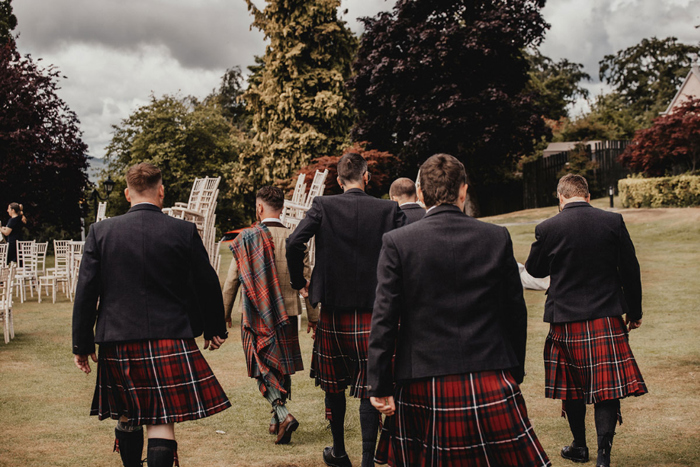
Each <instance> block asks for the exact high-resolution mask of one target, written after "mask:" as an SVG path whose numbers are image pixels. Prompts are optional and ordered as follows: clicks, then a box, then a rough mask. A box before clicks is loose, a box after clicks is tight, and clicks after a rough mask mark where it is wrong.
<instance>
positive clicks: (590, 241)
mask: <svg viewBox="0 0 700 467" xmlns="http://www.w3.org/2000/svg"><path fill="white" fill-rule="evenodd" d="M557 195H558V197H559V208H560V211H561V212H560V213H559V214H557V215H556V216H554V217H553V218H551V219H548V220H546V221H544V222H542V223H541V224H539V225H538V226H537V227H536V228H535V238H536V241H535V242H534V243H533V244H532V249H531V251H530V256H529V257H528V260H527V263H526V264H525V267H526V269H527V271H528V272H529V273H530V274H531V275H532V276H534V277H546V276H550V277H551V279H550V287H549V290H548V292H547V300H546V302H545V308H544V321H545V322H548V323H550V331H549V335H548V336H547V340H546V342H545V349H544V361H545V396H546V397H549V398H553V399H561V400H562V405H563V409H564V410H563V413H564V414H566V417H567V419H568V421H569V427H570V429H571V433H572V434H573V437H574V440H573V442H572V443H571V444H570V445H569V446H565V447H564V448H563V449H562V450H561V455H562V457H564V458H565V459H569V460H572V461H574V462H587V461H588V459H589V453H588V447H587V443H586V426H585V417H586V404H594V406H595V425H596V432H597V435H598V454H597V460H596V465H597V466H599V467H608V466H609V465H610V451H611V449H612V441H613V436H614V435H615V425H616V424H617V422H618V421H619V422H620V423H622V417H621V415H620V399H622V398H624V397H627V396H641V395H643V394H646V393H647V388H646V385H645V383H644V379H643V378H642V375H641V372H640V371H639V367H638V366H637V363H636V361H635V359H634V355H632V350H631V349H630V346H629V335H628V332H629V331H631V330H633V329H636V328H638V327H640V326H641V325H642V283H641V277H640V271H639V263H638V262H637V257H636V255H635V251H634V245H633V244H632V240H631V239H630V236H629V233H628V232H627V228H626V227H625V222H624V221H623V219H622V216H621V215H620V214H617V213H612V212H606V211H603V210H601V209H596V208H594V207H593V206H591V205H590V204H589V201H590V193H589V192H588V182H587V181H586V179H585V178H584V177H582V176H580V175H574V174H568V175H565V176H564V177H562V178H561V179H560V180H559V185H558V186H557ZM623 315H624V316H625V319H624V321H623V318H622V316H623Z"/></svg>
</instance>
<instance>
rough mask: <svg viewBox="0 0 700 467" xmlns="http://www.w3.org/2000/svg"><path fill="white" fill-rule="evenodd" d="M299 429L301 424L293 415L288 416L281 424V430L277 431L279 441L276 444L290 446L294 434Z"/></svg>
mask: <svg viewBox="0 0 700 467" xmlns="http://www.w3.org/2000/svg"><path fill="white" fill-rule="evenodd" d="M297 428H299V422H297V419H296V418H294V416H293V415H292V414H289V415H287V418H285V419H284V421H283V422H282V423H280V426H279V430H278V431H277V441H275V444H289V441H290V440H291V439H292V432H293V431H295V430H296V429H297Z"/></svg>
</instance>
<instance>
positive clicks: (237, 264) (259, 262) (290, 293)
mask: <svg viewBox="0 0 700 467" xmlns="http://www.w3.org/2000/svg"><path fill="white" fill-rule="evenodd" d="M283 208H284V193H283V192H282V190H281V189H279V188H277V187H274V186H264V187H262V188H261V189H260V190H258V193H257V195H256V197H255V217H256V218H257V220H258V222H259V224H257V225H255V226H253V227H251V228H249V229H245V230H244V231H243V232H241V233H240V234H239V235H238V237H236V239H235V240H234V241H233V242H232V244H231V251H233V254H234V259H233V261H231V266H230V268H229V270H228V276H227V277H226V281H225V282H224V292H223V293H224V309H225V311H226V321H227V322H228V325H229V327H231V325H232V316H231V315H232V310H233V304H234V302H235V301H236V296H237V295H239V293H238V292H239V290H240V292H241V293H240V301H241V304H242V306H241V311H242V313H243V314H242V315H241V316H242V319H241V335H242V336H243V339H242V340H243V350H244V351H245V354H246V363H247V366H248V376H250V377H251V378H255V379H257V381H258V388H259V389H260V392H261V393H262V395H263V397H265V398H266V399H267V401H268V402H270V404H271V405H272V421H271V422H270V429H269V432H270V434H274V435H277V438H276V440H275V444H288V443H289V442H290V440H291V437H292V433H293V432H294V431H295V430H296V429H297V427H298V426H299V422H298V421H297V420H296V418H294V416H293V415H292V414H291V413H290V412H289V409H288V408H287V400H288V396H289V393H290V392H291V387H292V378H291V375H293V374H294V373H295V372H296V371H301V370H303V369H304V365H303V362H302V359H301V350H300V348H299V333H298V331H299V328H298V320H299V319H300V318H301V316H300V315H301V309H302V306H301V302H300V301H299V293H298V292H297V291H296V290H294V289H292V287H291V285H290V283H289V271H288V270H287V259H286V251H287V248H286V240H287V237H289V234H290V230H289V229H288V228H287V227H286V226H285V225H284V224H283V223H282V221H281V220H280V216H281V215H282V210H283ZM306 259H307V258H305V260H306ZM305 262H306V261H305ZM304 273H305V277H309V273H308V267H307V268H306V269H305V271H304ZM253 278H255V280H253ZM241 286H242V287H241ZM306 310H307V314H308V318H309V323H308V327H307V330H306V332H307V333H308V332H310V331H311V330H312V329H315V327H316V322H317V321H318V311H317V310H316V309H314V308H312V307H311V305H308V306H307V307H306ZM263 338H264V339H266V342H267V344H268V345H267V346H262V345H256V344H257V343H259V342H258V340H259V339H263Z"/></svg>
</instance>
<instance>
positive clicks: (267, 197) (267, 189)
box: [255, 186, 284, 212]
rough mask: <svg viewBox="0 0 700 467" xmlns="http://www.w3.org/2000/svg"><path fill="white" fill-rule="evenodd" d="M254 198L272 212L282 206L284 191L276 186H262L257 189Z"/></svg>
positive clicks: (280, 208)
mask: <svg viewBox="0 0 700 467" xmlns="http://www.w3.org/2000/svg"><path fill="white" fill-rule="evenodd" d="M255 199H257V200H258V201H260V202H262V203H263V204H264V205H266V206H267V207H268V208H270V209H271V210H272V211H273V212H278V211H281V210H282V208H283V207H284V192H283V191H282V190H281V189H280V188H277V187H276V186H264V187H262V188H260V189H259V190H258V193H257V194H256V195H255Z"/></svg>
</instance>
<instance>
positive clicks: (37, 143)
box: [0, 39, 89, 238]
mask: <svg viewBox="0 0 700 467" xmlns="http://www.w3.org/2000/svg"><path fill="white" fill-rule="evenodd" d="M58 78H59V71H58V70H57V69H56V68H54V67H53V66H49V67H48V68H40V67H39V66H38V65H37V64H36V63H35V62H34V60H33V59H32V58H31V56H29V55H26V56H24V57H23V56H21V55H20V53H19V52H18V51H17V46H16V43H15V41H14V39H10V40H8V42H7V43H5V44H2V45H0V208H2V209H1V210H0V212H4V210H5V209H4V208H5V207H6V206H7V204H9V203H11V202H18V203H21V204H23V205H24V213H25V215H26V217H27V220H28V227H29V229H30V235H32V237H33V238H34V237H36V236H37V234H39V233H40V232H42V231H46V229H49V228H50V230H51V232H52V233H53V234H55V235H59V234H65V235H75V234H77V232H78V231H79V229H80V217H81V214H82V211H81V209H82V208H81V201H82V200H83V197H84V193H85V188H86V187H87V186H88V183H89V182H88V177H87V173H86V170H87V145H86V144H85V143H84V142H83V141H82V139H81V131H80V129H79V127H78V125H79V123H80V122H79V121H78V118H77V116H76V114H75V112H73V111H71V110H70V109H69V108H68V105H67V104H66V103H65V102H64V101H63V100H61V99H60V98H59V97H58V96H57V95H56V91H57V89H58ZM61 231H63V232H61Z"/></svg>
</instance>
